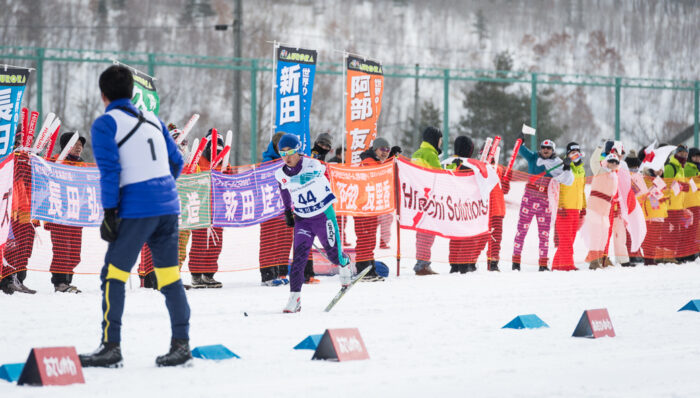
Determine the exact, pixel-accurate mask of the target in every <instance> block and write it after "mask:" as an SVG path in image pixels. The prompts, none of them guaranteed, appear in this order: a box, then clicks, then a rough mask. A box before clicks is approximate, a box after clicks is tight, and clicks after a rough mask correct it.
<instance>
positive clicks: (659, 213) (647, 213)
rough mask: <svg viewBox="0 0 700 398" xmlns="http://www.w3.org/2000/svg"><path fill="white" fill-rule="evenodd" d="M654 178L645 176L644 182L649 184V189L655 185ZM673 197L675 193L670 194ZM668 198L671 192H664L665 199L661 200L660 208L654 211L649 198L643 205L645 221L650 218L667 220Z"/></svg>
mask: <svg viewBox="0 0 700 398" xmlns="http://www.w3.org/2000/svg"><path fill="white" fill-rule="evenodd" d="M653 181H654V178H653V177H649V176H644V182H646V184H647V188H651V187H652V186H653V185H654V182H653ZM670 195H673V193H670ZM668 196H669V191H668V190H664V197H663V198H661V199H660V202H659V208H658V209H654V208H653V207H652V206H651V200H650V199H649V198H647V199H646V200H645V201H644V203H643V204H642V208H643V209H644V219H645V220H648V219H650V218H666V217H668Z"/></svg>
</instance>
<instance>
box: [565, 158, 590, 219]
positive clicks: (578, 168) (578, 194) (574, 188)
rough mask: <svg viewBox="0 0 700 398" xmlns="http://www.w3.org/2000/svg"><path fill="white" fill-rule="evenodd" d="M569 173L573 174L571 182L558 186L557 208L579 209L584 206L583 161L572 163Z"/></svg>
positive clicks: (584, 180) (584, 182)
mask: <svg viewBox="0 0 700 398" xmlns="http://www.w3.org/2000/svg"><path fill="white" fill-rule="evenodd" d="M571 173H572V174H573V175H574V182H573V184H571V185H568V186H567V185H561V186H560V188H559V208H560V209H574V210H581V209H584V208H585V207H586V193H585V191H584V188H585V187H586V169H585V168H584V167H583V162H581V164H579V165H575V164H573V163H572V164H571Z"/></svg>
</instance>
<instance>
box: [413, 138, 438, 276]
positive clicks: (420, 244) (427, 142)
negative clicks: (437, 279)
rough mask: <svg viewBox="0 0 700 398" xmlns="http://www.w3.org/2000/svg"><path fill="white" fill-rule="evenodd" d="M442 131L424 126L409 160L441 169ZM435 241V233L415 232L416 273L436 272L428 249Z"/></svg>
mask: <svg viewBox="0 0 700 398" xmlns="http://www.w3.org/2000/svg"><path fill="white" fill-rule="evenodd" d="M441 146H442V132H441V131H440V130H439V129H437V128H435V127H426V129H425V130H423V142H421V144H420V147H419V148H418V150H417V151H415V152H414V153H413V156H411V162H413V163H414V164H417V165H419V166H423V167H427V168H430V169H441V168H442V166H441V165H440V158H439V157H438V155H440V153H441V152H442V151H441V150H440V147H441ZM433 242H435V235H430V234H426V233H422V232H416V259H417V260H418V261H417V262H416V265H415V266H414V267H413V270H414V271H415V272H416V275H435V274H437V272H435V271H433V269H432V268H431V267H430V249H431V248H432V247H433Z"/></svg>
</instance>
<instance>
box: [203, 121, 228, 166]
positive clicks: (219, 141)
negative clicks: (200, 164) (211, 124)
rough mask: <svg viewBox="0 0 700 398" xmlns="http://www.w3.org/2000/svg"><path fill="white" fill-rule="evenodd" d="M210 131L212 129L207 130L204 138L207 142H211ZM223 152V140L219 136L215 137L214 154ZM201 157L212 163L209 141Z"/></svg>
mask: <svg viewBox="0 0 700 398" xmlns="http://www.w3.org/2000/svg"><path fill="white" fill-rule="evenodd" d="M211 131H212V129H209V131H208V132H207V135H206V136H205V137H206V138H208V139H209V140H211ZM223 150H224V139H223V138H221V136H220V135H218V136H217V137H216V153H217V154H218V153H221V151H223ZM202 157H204V158H205V159H206V160H208V161H210V162H211V161H212V158H211V141H209V142H207V146H206V147H204V150H203V151H202Z"/></svg>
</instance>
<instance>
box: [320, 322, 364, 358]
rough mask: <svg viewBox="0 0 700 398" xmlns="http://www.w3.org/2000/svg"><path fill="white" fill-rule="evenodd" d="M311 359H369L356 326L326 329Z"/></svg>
mask: <svg viewBox="0 0 700 398" xmlns="http://www.w3.org/2000/svg"><path fill="white" fill-rule="evenodd" d="M311 359H330V360H333V361H353V360H359V359H369V354H368V353H367V348H365V343H364V341H362V336H360V331H359V330H357V328H349V329H326V332H325V333H323V337H322V338H321V342H319V343H318V347H317V348H316V352H314V356H313V357H311Z"/></svg>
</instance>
